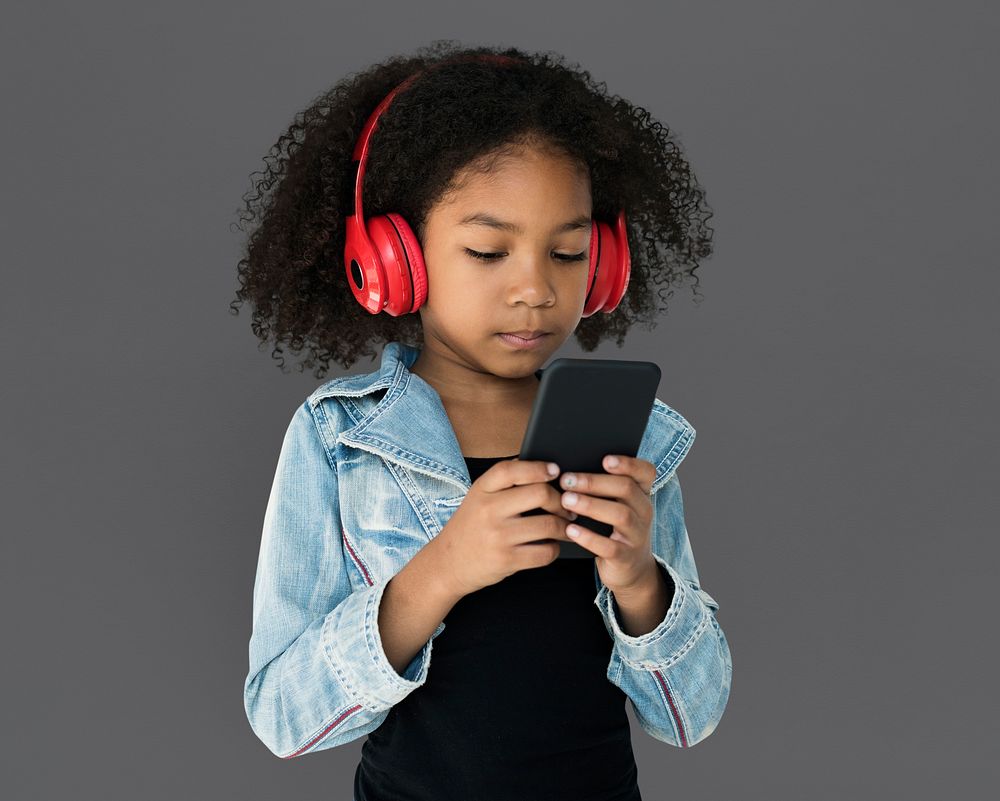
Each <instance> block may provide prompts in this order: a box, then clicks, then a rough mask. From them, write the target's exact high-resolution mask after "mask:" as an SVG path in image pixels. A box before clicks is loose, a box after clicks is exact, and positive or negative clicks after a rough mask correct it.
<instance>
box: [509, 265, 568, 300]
mask: <svg viewBox="0 0 1000 801" xmlns="http://www.w3.org/2000/svg"><path fill="white" fill-rule="evenodd" d="M507 294H508V299H509V301H510V302H511V303H518V302H521V301H523V302H524V303H527V304H529V305H531V306H537V305H546V304H550V303H552V302H553V301H554V300H555V294H556V293H555V284H554V283H553V281H552V274H551V265H549V264H548V263H547V262H546V260H545V259H543V258H541V257H538V256H526V257H525V258H523V259H519V260H518V262H517V264H515V265H513V267H512V269H511V271H510V284H509V288H508V292H507Z"/></svg>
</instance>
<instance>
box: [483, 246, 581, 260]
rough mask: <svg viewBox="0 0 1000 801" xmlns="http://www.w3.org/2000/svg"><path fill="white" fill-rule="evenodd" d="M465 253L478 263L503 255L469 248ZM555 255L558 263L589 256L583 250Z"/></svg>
mask: <svg viewBox="0 0 1000 801" xmlns="http://www.w3.org/2000/svg"><path fill="white" fill-rule="evenodd" d="M465 252H466V253H468V254H469V255H470V256H471V257H472V258H474V259H478V260H479V261H496V260H497V259H499V258H501V257H502V256H503V255H504V254H503V253H480V252H479V251H478V250H471V249H469V248H466V249H465ZM555 255H556V258H557V259H559V261H567V262H573V261H584V260H585V259H586V258H587V257H588V256H589V255H590V254H589V252H588V251H586V250H585V251H583V252H582V253H577V254H575V255H572V256H567V255H566V254H564V253H556V254H555Z"/></svg>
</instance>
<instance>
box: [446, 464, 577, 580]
mask: <svg viewBox="0 0 1000 801" xmlns="http://www.w3.org/2000/svg"><path fill="white" fill-rule="evenodd" d="M548 464H549V463H548V462H544V461H521V460H520V459H506V460H504V461H501V462H497V463H496V464H495V465H493V466H492V467H490V469H489V470H487V471H486V472H484V473H483V474H482V475H481V476H480V477H479V478H478V479H476V480H475V481H474V482H473V483H472V486H471V487H470V488H469V492H468V493H467V494H466V496H465V498H464V499H463V500H462V503H461V505H460V506H459V507H458V508H457V509H456V510H455V512H454V514H452V516H451V519H450V520H449V521H448V522H447V523H446V524H445V526H444V528H443V529H441V532H440V533H439V534H438V535H437V537H435V538H434V539H433V540H431V544H434V548H435V551H436V553H437V555H438V556H439V567H440V576H441V579H442V581H444V582H445V583H446V584H447V585H448V586H449V588H450V589H451V590H452V591H453V594H454V595H456V596H457V597H459V598H461V597H464V596H465V595H468V594H469V593H472V592H475V591H476V590H479V589H482V588H483V587H487V586H489V585H491V584H496V583H497V582H499V581H502V580H503V579H505V578H506V577H507V576H510V575H512V574H513V573H516V572H518V571H519V570H524V569H525V568H532V567H544V566H545V565H547V564H550V563H551V562H553V561H555V560H556V559H557V558H558V556H559V540H566V541H569V537H568V536H567V534H566V521H568V520H573V519H574V518H575V517H576V515H575V514H574V513H572V512H571V511H570V510H568V509H564V508H563V505H562V500H561V496H562V493H561V492H560V491H559V490H557V489H556V488H555V487H553V486H551V485H550V484H549V483H548V482H549V481H552V480H553V479H555V478H556V477H557V476H558V473H557V475H556V476H552V475H549V473H548V470H547V467H548ZM536 508H537V509H543V510H545V511H547V512H550V514H538V513H536V514H533V515H527V516H524V517H522V516H521V513H522V512H527V511H530V510H532V509H536ZM537 540H546V541H544V542H537Z"/></svg>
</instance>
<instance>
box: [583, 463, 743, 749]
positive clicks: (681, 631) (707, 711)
mask: <svg viewBox="0 0 1000 801" xmlns="http://www.w3.org/2000/svg"><path fill="white" fill-rule="evenodd" d="M651 546H652V552H653V558H654V559H656V561H657V563H658V564H659V565H660V569H661V570H662V572H663V574H664V577H665V578H666V580H667V586H668V587H670V586H671V585H673V598H672V600H671V602H670V605H669V608H668V609H667V613H666V616H665V617H664V618H663V620H661V621H660V622H659V623H658V624H657V626H656V628H654V629H653V630H652V631H650V632H648V633H646V634H643V635H641V636H638V637H632V636H629V635H628V634H626V633H625V632H624V631H623V629H622V626H621V618H620V616H619V613H618V607H617V604H616V602H615V600H614V593H613V592H612V591H611V590H610V589H608V587H607V586H605V585H604V583H603V582H601V581H600V578H599V577H598V582H599V584H600V589H599V591H598V593H597V597H596V598H595V599H594V603H595V604H597V607H598V609H600V610H601V615H602V617H603V618H604V622H605V626H606V627H607V629H608V632H609V633H610V634H611V636H612V638H613V640H614V647H613V648H612V652H611V661H610V663H609V665H608V679H609V680H610V681H611V682H612V683H613V684H615V685H616V686H618V687H620V688H621V689H622V690H623V691H624V692H625V693H626V695H628V697H629V700H630V701H631V703H632V708H633V710H634V711H635V715H636V719H637V720H638V721H639V724H640V725H641V726H642V728H643V729H644V730H645V731H646V732H647V733H648V734H649V735H650V736H651V737H654V738H655V739H657V740H661V741H663V742H665V743H669V744H670V745H674V746H678V747H681V748H688V747H690V746H692V745H695V744H696V743H698V742H701V741H702V740H704V739H705V738H706V737H708V735H710V734H711V733H712V732H713V731H714V730H715V727H716V726H717V725H718V723H719V720H720V719H721V718H722V713H723V710H724V709H725V707H726V702H727V701H728V700H729V689H730V684H731V681H732V671H733V665H732V658H731V655H730V652H729V643H728V642H727V641H726V636H725V634H723V632H722V628H721V627H720V626H719V623H718V621H717V620H716V612H717V611H718V609H719V605H718V603H716V601H715V599H714V598H712V596H710V595H709V594H708V593H707V592H705V591H704V590H703V589H701V586H700V585H699V581H698V570H697V568H696V566H695V562H694V554H693V553H692V551H691V543H690V541H689V539H688V533H687V527H686V526H685V524H684V502H683V499H682V496H681V485H680V480H679V479H678V477H677V471H676V470H675V471H674V474H673V475H672V476H671V477H670V478H669V479H668V480H667V481H666V482H665V483H664V484H663V485H662V486H661V487H660V489H659V490H657V491H656V492H654V494H653V529H652V532H651ZM595 571H596V568H595Z"/></svg>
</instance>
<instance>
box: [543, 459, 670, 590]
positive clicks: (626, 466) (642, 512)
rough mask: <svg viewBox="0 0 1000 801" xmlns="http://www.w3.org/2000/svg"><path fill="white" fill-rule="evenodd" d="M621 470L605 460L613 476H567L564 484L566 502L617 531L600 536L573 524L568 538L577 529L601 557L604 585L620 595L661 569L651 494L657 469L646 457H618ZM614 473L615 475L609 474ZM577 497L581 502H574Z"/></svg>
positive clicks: (582, 541)
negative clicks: (653, 536)
mask: <svg viewBox="0 0 1000 801" xmlns="http://www.w3.org/2000/svg"><path fill="white" fill-rule="evenodd" d="M615 457H616V458H617V459H618V464H617V466H614V465H612V464H610V463H609V461H608V460H609V459H610V458H612V456H610V455H609V456H605V457H604V469H605V470H607V471H608V473H563V474H562V475H561V476H560V477H559V486H560V487H562V488H563V489H564V490H569V489H572V490H573V491H572V492H563V494H562V504H563V508H564V509H569V510H570V511H572V512H576V513H577V514H579V515H585V516H586V517H590V518H592V519H594V520H599V521H601V522H602V523H608V524H610V525H611V526H612V527H613V530H612V533H611V536H610V537H605V536H603V535H601V534H598V533H597V532H596V531H591V530H590V529H588V528H584V527H583V526H581V525H579V524H577V523H570V524H569V525H568V526H567V532H566V533H567V534H569V532H570V531H571V530H572V529H573V528H575V529H577V530H578V531H579V532H580V535H579V536H578V537H571V540H572V541H573V542H578V543H579V544H580V545H581V546H582V547H584V548H586V549H587V550H588V551H590V552H591V553H593V554H594V555H595V559H594V561H595V562H596V563H597V572H598V573H599V574H600V576H601V581H603V582H604V584H605V585H606V586H607V587H608V589H610V590H611V591H612V592H613V593H614V594H615V595H616V596H618V597H621V596H624V595H627V594H628V593H629V592H635V591H637V590H640V589H644V588H645V587H646V586H647V583H648V582H650V579H651V577H653V576H655V575H656V570H657V565H656V560H655V559H654V558H653V552H652V549H651V545H650V537H651V529H652V522H653V504H652V500H651V495H650V493H651V491H652V486H653V480H654V479H655V478H656V468H655V467H653V464H652V463H651V462H648V461H646V460H645V459H639V458H634V457H630V456H621V455H618V454H615ZM609 474H610V475H609ZM573 495H576V498H577V500H576V503H575V504H570V503H568V500H569V499H571V498H572V496H573Z"/></svg>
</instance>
